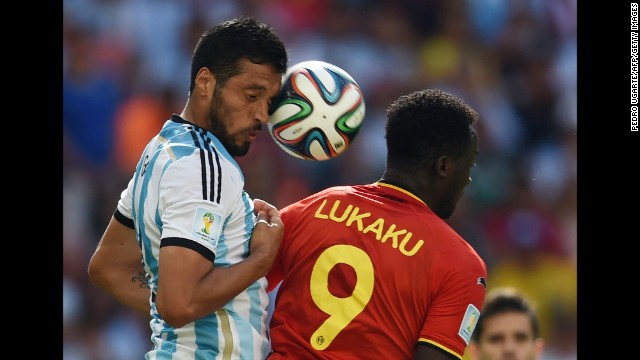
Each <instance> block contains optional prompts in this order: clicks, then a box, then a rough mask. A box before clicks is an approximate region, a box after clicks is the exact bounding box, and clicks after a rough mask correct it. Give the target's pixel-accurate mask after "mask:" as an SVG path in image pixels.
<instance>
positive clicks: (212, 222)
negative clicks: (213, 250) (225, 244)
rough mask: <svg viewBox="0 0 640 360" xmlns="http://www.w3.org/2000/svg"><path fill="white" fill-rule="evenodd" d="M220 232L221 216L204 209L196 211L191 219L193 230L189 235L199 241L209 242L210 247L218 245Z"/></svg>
mask: <svg viewBox="0 0 640 360" xmlns="http://www.w3.org/2000/svg"><path fill="white" fill-rule="evenodd" d="M221 230H222V216H220V215H218V214H216V213H214V212H211V211H210V210H208V209H205V208H198V210H196V215H195V218H194V219H193V229H192V230H191V233H192V234H193V236H195V237H196V238H198V239H200V240H204V241H207V242H209V243H210V244H211V245H212V246H214V247H215V246H216V245H217V244H218V239H219V237H220V231H221Z"/></svg>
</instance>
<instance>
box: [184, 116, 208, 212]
mask: <svg viewBox="0 0 640 360" xmlns="http://www.w3.org/2000/svg"><path fill="white" fill-rule="evenodd" d="M189 130H190V133H191V137H192V138H193V144H194V145H195V147H196V148H197V149H199V150H200V174H201V178H202V198H203V199H205V200H207V199H208V197H207V166H206V163H205V160H204V157H205V153H204V150H203V149H202V145H201V144H200V141H199V139H198V135H197V133H196V132H195V131H193V128H192V127H189Z"/></svg>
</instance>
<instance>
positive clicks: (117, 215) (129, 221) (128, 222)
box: [113, 209, 135, 229]
mask: <svg viewBox="0 0 640 360" xmlns="http://www.w3.org/2000/svg"><path fill="white" fill-rule="evenodd" d="M113 217H114V218H115V219H116V220H118V222H119V223H120V224H122V225H124V226H126V227H128V228H131V229H135V226H134V225H133V219H129V218H128V217H126V216H124V215H123V214H122V213H121V212H120V211H118V209H116V211H115V212H114V213H113Z"/></svg>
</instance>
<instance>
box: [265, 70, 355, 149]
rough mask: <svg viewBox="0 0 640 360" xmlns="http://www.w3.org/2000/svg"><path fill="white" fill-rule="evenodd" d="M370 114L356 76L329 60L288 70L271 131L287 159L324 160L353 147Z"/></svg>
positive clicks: (274, 105) (272, 115) (272, 111)
mask: <svg viewBox="0 0 640 360" xmlns="http://www.w3.org/2000/svg"><path fill="white" fill-rule="evenodd" d="M364 114H365V105H364V97H363V95H362V91H361V90H360V86H358V84H357V83H356V81H355V80H354V79H353V77H351V75H349V74H348V73H347V72H346V71H344V70H343V69H341V68H339V67H338V66H335V65H333V64H330V63H327V62H324V61H318V60H311V61H304V62H301V63H298V64H295V65H293V66H291V67H289V69H287V72H286V74H285V75H284V77H283V79H282V89H281V91H280V94H279V95H278V97H277V98H276V99H275V100H274V101H273V102H272V104H271V107H270V109H269V122H268V129H269V133H270V134H271V137H272V138H273V139H274V140H275V142H276V144H278V146H279V147H280V148H281V149H283V150H284V151H285V152H286V153H287V154H289V155H291V156H294V157H296V158H300V159H305V160H318V161H323V160H328V159H332V158H335V157H337V156H338V155H340V154H342V153H344V152H345V151H346V150H347V149H348V148H349V146H350V145H351V143H352V142H353V139H354V138H355V137H356V135H357V134H358V131H359V130H360V127H361V125H362V121H363V119H364Z"/></svg>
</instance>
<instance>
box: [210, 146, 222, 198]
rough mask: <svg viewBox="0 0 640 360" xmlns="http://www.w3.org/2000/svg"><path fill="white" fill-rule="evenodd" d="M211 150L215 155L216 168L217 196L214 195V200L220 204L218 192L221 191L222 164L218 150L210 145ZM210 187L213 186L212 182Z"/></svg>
mask: <svg viewBox="0 0 640 360" xmlns="http://www.w3.org/2000/svg"><path fill="white" fill-rule="evenodd" d="M211 150H212V151H213V154H214V155H215V156H216V169H217V170H218V194H217V195H218V196H216V202H217V203H218V204H220V194H221V193H222V166H221V165H220V156H218V151H217V150H216V148H215V147H213V146H211ZM212 166H213V165H212ZM212 182H213V180H212ZM211 188H213V184H212V185H211ZM211 198H212V199H213V196H211Z"/></svg>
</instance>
